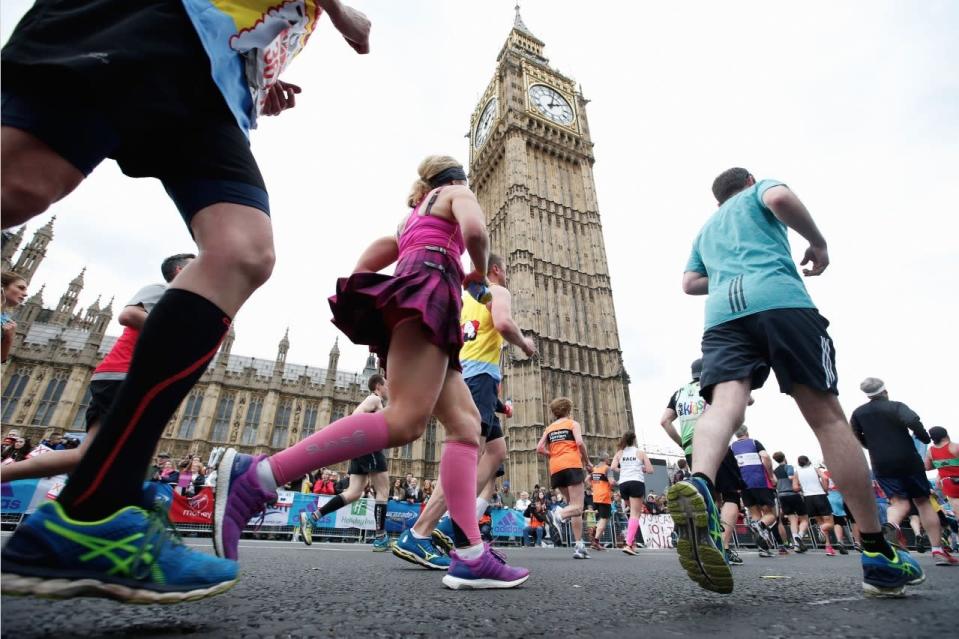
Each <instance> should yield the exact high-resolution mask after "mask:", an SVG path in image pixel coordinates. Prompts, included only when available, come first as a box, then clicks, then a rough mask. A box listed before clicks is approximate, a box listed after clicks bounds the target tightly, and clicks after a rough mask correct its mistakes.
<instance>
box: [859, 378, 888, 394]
mask: <svg viewBox="0 0 959 639" xmlns="http://www.w3.org/2000/svg"><path fill="white" fill-rule="evenodd" d="M859 390H861V391H862V392H864V393H865V394H866V397H875V396H876V395H878V394H880V393H881V392H883V391H884V390H886V384H885V382H883V381H882V380H881V379H879V378H878V377H867V378H866V379H864V380H862V384H860V385H859Z"/></svg>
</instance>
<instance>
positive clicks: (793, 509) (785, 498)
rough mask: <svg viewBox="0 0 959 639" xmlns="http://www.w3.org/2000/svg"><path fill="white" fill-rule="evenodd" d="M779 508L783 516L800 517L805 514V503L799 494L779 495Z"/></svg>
mask: <svg viewBox="0 0 959 639" xmlns="http://www.w3.org/2000/svg"><path fill="white" fill-rule="evenodd" d="M779 506H780V507H781V508H782V514H784V515H799V516H800V517H802V516H803V515H805V514H806V503H805V502H804V501H803V497H802V495H800V494H799V493H790V494H786V495H780V496H779Z"/></svg>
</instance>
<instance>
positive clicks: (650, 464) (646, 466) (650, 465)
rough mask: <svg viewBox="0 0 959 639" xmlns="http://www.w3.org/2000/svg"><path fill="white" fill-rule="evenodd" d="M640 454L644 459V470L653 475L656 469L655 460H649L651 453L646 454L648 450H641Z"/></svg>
mask: <svg viewBox="0 0 959 639" xmlns="http://www.w3.org/2000/svg"><path fill="white" fill-rule="evenodd" d="M639 456H640V457H641V458H642V460H643V472H644V473H646V474H647V475H652V474H653V470H654V469H653V462H651V461H649V455H647V454H646V451H644V450H641V451H639Z"/></svg>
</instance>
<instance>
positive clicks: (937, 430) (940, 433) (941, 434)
mask: <svg viewBox="0 0 959 639" xmlns="http://www.w3.org/2000/svg"><path fill="white" fill-rule="evenodd" d="M947 437H949V432H948V431H947V430H946V429H945V428H943V427H942V426H933V427H932V428H930V429H929V438H930V439H932V443H933V444H938V443H939V442H941V441H942V440H944V439H945V438H947Z"/></svg>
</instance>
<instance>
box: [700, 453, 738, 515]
mask: <svg viewBox="0 0 959 639" xmlns="http://www.w3.org/2000/svg"><path fill="white" fill-rule="evenodd" d="M686 463H688V464H689V467H690V468H692V467H693V456H692V455H686ZM713 485H714V486H716V492H718V493H719V497H720V500H721V501H722V502H723V503H726V502H729V503H730V504H738V503H739V498H740V493H741V492H742V491H743V490H745V489H746V484H745V483H744V482H743V478H742V475H740V473H739V463H738V462H737V461H736V456H735V455H733V451H732V450H730V449H729V448H727V449H726V456H725V457H723V461H722V462H721V463H720V464H719V468H718V469H717V470H716V481H715V482H713Z"/></svg>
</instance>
